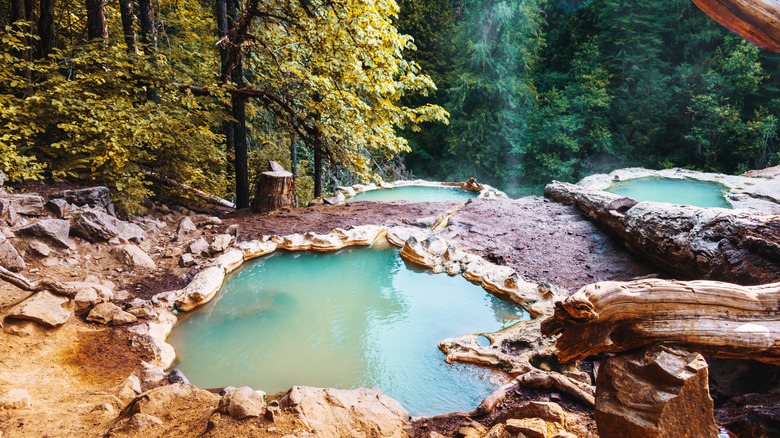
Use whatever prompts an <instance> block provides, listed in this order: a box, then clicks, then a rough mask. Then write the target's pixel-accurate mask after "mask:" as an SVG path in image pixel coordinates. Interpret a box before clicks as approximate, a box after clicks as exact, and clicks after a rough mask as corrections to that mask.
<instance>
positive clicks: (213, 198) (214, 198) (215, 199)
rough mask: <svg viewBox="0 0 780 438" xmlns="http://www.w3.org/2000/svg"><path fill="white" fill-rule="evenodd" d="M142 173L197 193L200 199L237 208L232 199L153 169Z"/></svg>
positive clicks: (194, 193) (193, 193)
mask: <svg viewBox="0 0 780 438" xmlns="http://www.w3.org/2000/svg"><path fill="white" fill-rule="evenodd" d="M141 173H143V174H144V175H146V176H148V177H149V178H152V179H154V180H156V181H159V182H161V183H165V184H170V185H172V186H174V187H176V188H179V189H182V190H184V191H185V192H188V193H191V194H192V195H195V196H196V197H198V198H200V199H203V200H205V201H208V202H210V203H212V204H219V205H221V206H223V207H228V208H236V204H234V203H232V202H230V201H228V200H226V199H222V198H220V197H219V196H217V195H212V194H211V193H206V192H204V191H202V190H198V189H196V188H195V187H191V186H188V185H187V184H182V183H180V182H178V181H175V180H172V179H170V178H166V177H164V176H162V175H158V174H157V173H155V172H151V171H148V170H143V171H141Z"/></svg>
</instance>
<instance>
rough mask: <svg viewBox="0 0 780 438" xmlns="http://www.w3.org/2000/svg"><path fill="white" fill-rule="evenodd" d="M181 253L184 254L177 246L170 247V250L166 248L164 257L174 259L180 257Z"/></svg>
mask: <svg viewBox="0 0 780 438" xmlns="http://www.w3.org/2000/svg"><path fill="white" fill-rule="evenodd" d="M181 253H182V250H181V248H179V247H176V246H169V247H168V248H165V254H164V256H165V257H167V258H174V257H178V256H180V255H181Z"/></svg>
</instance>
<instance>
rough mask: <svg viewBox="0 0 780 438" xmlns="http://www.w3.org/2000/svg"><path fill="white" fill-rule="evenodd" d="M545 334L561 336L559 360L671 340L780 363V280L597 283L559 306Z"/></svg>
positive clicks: (691, 347) (718, 353)
mask: <svg viewBox="0 0 780 438" xmlns="http://www.w3.org/2000/svg"><path fill="white" fill-rule="evenodd" d="M542 333H543V334H545V335H547V336H552V335H555V334H560V335H561V337H560V338H559V339H558V342H557V347H558V350H559V352H558V359H559V360H561V361H562V362H568V361H571V360H579V359H584V358H586V357H588V356H590V355H592V354H596V353H602V352H612V353H614V352H619V351H625V350H630V349H634V348H640V347H644V346H648V345H652V344H670V345H676V346H678V347H681V348H684V349H687V350H690V351H696V352H699V353H701V354H703V355H704V356H708V357H720V358H729V359H753V360H758V361H761V362H767V363H771V364H775V365H780V283H773V284H767V285H763V286H738V285H734V284H730V283H721V282H715V281H703V280H702V281H675V280H659V279H648V280H638V281H631V282H614V281H607V282H602V283H595V284H591V285H588V286H585V287H583V288H582V289H580V290H579V291H577V293H575V294H574V295H572V296H570V297H568V298H567V299H565V300H564V301H560V302H558V303H556V305H555V313H554V316H553V317H552V318H549V319H547V320H546V321H544V322H543V323H542Z"/></svg>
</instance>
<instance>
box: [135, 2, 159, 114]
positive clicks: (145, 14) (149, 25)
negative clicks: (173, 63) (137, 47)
mask: <svg viewBox="0 0 780 438" xmlns="http://www.w3.org/2000/svg"><path fill="white" fill-rule="evenodd" d="M138 12H139V21H140V23H141V42H142V43H143V44H144V52H145V53H146V57H147V58H148V59H149V61H150V62H151V63H152V65H153V66H157V57H156V56H155V52H157V31H156V30H155V28H154V9H152V2H151V0H138ZM146 98H147V99H149V100H151V101H152V102H156V103H160V94H159V93H158V92H157V89H155V88H152V86H151V85H150V86H149V88H147V90H146Z"/></svg>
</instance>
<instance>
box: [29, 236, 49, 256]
mask: <svg viewBox="0 0 780 438" xmlns="http://www.w3.org/2000/svg"><path fill="white" fill-rule="evenodd" d="M30 251H32V252H33V254H35V255H37V256H40V257H48V256H49V255H50V254H51V248H49V245H47V244H45V243H43V242H39V241H37V240H33V241H32V242H30Z"/></svg>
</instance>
